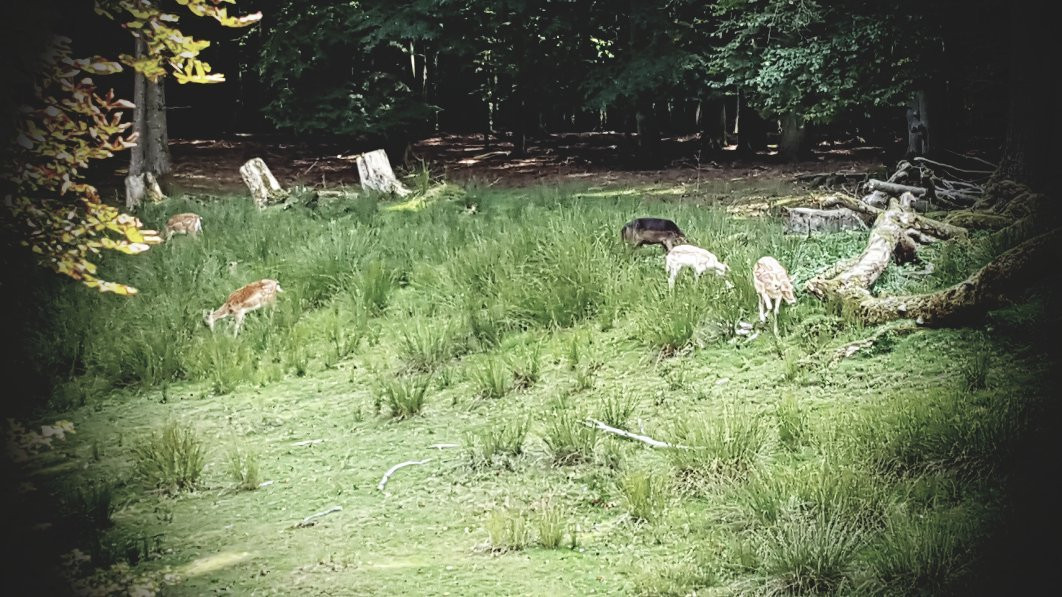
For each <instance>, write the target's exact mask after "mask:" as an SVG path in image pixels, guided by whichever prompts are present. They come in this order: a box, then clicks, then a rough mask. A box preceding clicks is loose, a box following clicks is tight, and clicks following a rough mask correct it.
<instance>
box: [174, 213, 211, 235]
mask: <svg viewBox="0 0 1062 597" xmlns="http://www.w3.org/2000/svg"><path fill="white" fill-rule="evenodd" d="M202 231H203V219H202V218H200V217H199V215H198V214H193V213H186V214H177V215H175V216H173V217H171V218H170V219H169V220H167V221H166V240H167V241H169V240H170V238H171V237H173V235H174V234H190V235H192V236H196V235H197V234H199V233H200V232H202Z"/></svg>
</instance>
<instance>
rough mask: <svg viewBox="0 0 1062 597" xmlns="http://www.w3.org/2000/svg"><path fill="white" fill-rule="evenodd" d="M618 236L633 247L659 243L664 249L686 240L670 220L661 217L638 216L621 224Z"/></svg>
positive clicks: (666, 249)
mask: <svg viewBox="0 0 1062 597" xmlns="http://www.w3.org/2000/svg"><path fill="white" fill-rule="evenodd" d="M620 238H622V239H623V240H624V241H625V242H626V243H627V244H629V245H631V246H633V247H640V246H642V245H660V246H662V247H664V251H665V252H667V251H670V250H671V248H672V247H674V246H676V245H681V244H683V243H684V242H686V236H685V235H684V234H682V231H681V230H679V227H678V225H676V224H675V223H674V222H672V221H671V220H665V219H663V218H638V219H636V220H631V221H630V222H627V223H626V224H624V225H623V228H622V229H621V230H620Z"/></svg>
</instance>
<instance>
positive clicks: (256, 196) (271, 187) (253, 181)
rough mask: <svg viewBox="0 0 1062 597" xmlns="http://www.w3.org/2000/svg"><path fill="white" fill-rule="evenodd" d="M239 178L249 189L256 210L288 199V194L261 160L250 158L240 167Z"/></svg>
mask: <svg viewBox="0 0 1062 597" xmlns="http://www.w3.org/2000/svg"><path fill="white" fill-rule="evenodd" d="M240 176H241V177H242V178H243V183H244V184H246V185H247V188H248V189H250V191H251V198H252V199H253V200H254V204H255V206H256V207H258V209H262V208H263V207H265V206H267V205H269V204H270V203H278V202H280V201H283V200H284V199H286V198H287V197H288V193H287V192H286V191H285V190H284V189H283V187H281V186H280V183H279V182H277V179H276V177H274V176H273V173H272V172H270V171H269V166H266V163H265V162H264V161H263V160H262V158H252V159H250V160H248V161H247V163H245V164H244V165H243V166H240Z"/></svg>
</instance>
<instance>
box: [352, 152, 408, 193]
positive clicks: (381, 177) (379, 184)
mask: <svg viewBox="0 0 1062 597" xmlns="http://www.w3.org/2000/svg"><path fill="white" fill-rule="evenodd" d="M358 176H359V177H360V178H361V187H362V188H363V189H368V190H370V191H379V192H381V193H394V194H395V195H398V196H399V197H405V196H406V195H408V194H409V193H410V192H411V191H410V190H409V189H407V188H406V187H405V186H403V185H402V183H400V182H398V179H397V178H395V173H394V170H392V169H391V162H390V161H389V160H388V159H387V153H386V152H385V151H384V150H382V149H377V150H374V151H370V152H367V153H363V154H361V155H359V156H358Z"/></svg>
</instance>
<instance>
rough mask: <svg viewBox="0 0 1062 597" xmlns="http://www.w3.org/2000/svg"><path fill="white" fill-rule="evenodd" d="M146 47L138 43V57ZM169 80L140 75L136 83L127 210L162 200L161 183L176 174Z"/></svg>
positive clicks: (134, 86)
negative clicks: (169, 116)
mask: <svg viewBox="0 0 1062 597" xmlns="http://www.w3.org/2000/svg"><path fill="white" fill-rule="evenodd" d="M145 52H146V46H145V44H144V41H143V40H142V39H137V40H136V55H137V57H140V56H143V55H144V53H145ZM165 84H166V83H165V79H163V78H160V79H159V80H158V81H150V80H148V78H147V77H145V76H144V75H142V74H140V73H139V72H138V73H136V74H135V75H134V79H133V103H134V104H136V109H135V110H134V111H133V131H135V132H136V133H137V141H136V146H135V147H132V148H131V150H130V156H129V175H128V176H127V177H126V198H125V202H126V208H127V209H130V210H132V209H136V208H137V207H138V206H139V205H140V204H141V203H143V202H144V201H145V200H150V201H156V200H159V199H161V198H162V193H161V190H160V189H159V184H158V182H157V181H164V180H165V177H166V175H168V174H169V173H170V171H171V170H172V164H171V161H170V146H169V135H168V133H167V130H166V87H165Z"/></svg>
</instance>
